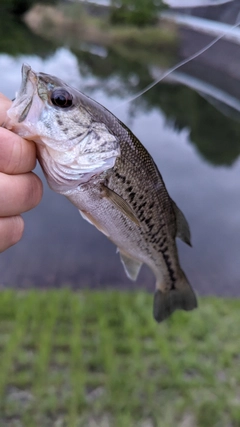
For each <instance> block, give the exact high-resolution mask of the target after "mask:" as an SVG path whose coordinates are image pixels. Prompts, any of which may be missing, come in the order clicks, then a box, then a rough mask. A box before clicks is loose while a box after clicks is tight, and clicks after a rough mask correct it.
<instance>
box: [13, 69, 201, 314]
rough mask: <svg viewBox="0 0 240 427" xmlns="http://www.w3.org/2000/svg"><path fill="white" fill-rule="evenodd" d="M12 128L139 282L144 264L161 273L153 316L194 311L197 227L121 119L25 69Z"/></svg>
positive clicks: (53, 183) (53, 80) (53, 184)
mask: <svg viewBox="0 0 240 427" xmlns="http://www.w3.org/2000/svg"><path fill="white" fill-rule="evenodd" d="M7 115H8V119H7V122H6V123H5V127H7V128H8V129H10V130H12V131H13V132H15V133H17V134H18V135H20V136H21V137H23V138H25V139H29V140H33V141H34V142H35V143H36V146H37V158H38V160H39V163H40V165H41V167H42V169H43V172H44V174H45V176H46V179H47V182H48V184H49V186H50V188H51V189H52V190H53V191H55V192H57V193H60V194H62V195H64V196H66V197H67V198H68V199H69V200H70V202H72V203H73V204H74V205H75V206H76V207H77V209H78V210H79V212H80V214H81V215H82V217H83V218H84V219H85V220H87V221H88V222H90V223H91V224H93V225H94V226H95V227H96V228H97V229H98V230H99V231H100V232H102V233H103V234H104V235H105V236H107V237H108V239H110V240H111V241H112V242H113V243H114V244H115V245H116V246H117V251H118V252H119V255H120V259H121V262H122V264H123V267H124V269H125V272H126V274H127V276H128V278H130V279H131V280H136V279H137V276H138V274H139V271H140V269H141V266H142V264H146V265H147V266H148V267H149V268H150V269H151V270H152V272H153V273H154V275H155V277H156V288H155V294H154V300H153V317H154V318H155V320H156V321H157V322H161V321H163V320H165V319H166V318H168V317H169V316H170V315H171V314H172V313H173V312H174V311H175V310H177V309H182V310H185V311H189V310H193V309H194V308H196V307H197V298H196V295H195V292H194V291H193V289H192V287H191V285H190V283H189V281H188V279H187V277H186V275H185V273H184V272H183V270H182V268H181V266H180V263H179V257H178V251H177V247H176V237H179V238H180V239H182V240H183V241H184V242H185V243H187V244H188V245H190V246H191V235H190V229H189V225H188V223H187V220H186V219H185V216H184V214H183V213H182V211H181V210H180V209H179V208H178V206H177V205H176V203H175V202H174V201H173V200H172V199H171V197H170V196H169V194H168V192H167V189H166V186H165V184H164V181H163V178H162V176H161V174H160V172H159V170H158V168H157V166H156V164H155V162H154V160H153V159H152V157H151V156H150V154H149V153H148V151H147V150H146V148H145V147H144V146H143V145H142V144H141V142H140V141H139V140H138V139H137V138H136V136H135V135H134V134H133V133H132V132H131V130H130V129H129V128H128V127H127V126H126V125H125V124H124V123H122V122H121V121H120V120H119V119H118V118H117V117H116V116H114V115H113V114H112V113H111V112H110V111H108V110H107V109H106V108H105V107H103V106H102V105H101V104H99V103H98V102H96V101H95V100H93V99H91V98H90V97H88V96H86V95H85V94H83V93H82V92H80V91H79V90H77V89H75V88H73V87H71V86H69V85H68V84H66V83H64V82H63V81H62V80H60V79H59V78H57V77H55V76H51V75H48V74H45V73H42V72H35V71H33V70H32V69H31V67H30V66H29V65H27V64H23V66H22V82H21V86H20V89H19V91H18V92H17V94H16V98H15V99H14V101H13V103H12V105H11V107H10V109H9V110H8V112H7Z"/></svg>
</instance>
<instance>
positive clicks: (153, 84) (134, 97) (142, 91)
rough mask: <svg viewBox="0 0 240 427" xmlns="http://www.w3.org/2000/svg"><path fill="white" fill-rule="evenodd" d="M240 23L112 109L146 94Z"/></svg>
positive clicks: (238, 23) (239, 22) (239, 23)
mask: <svg viewBox="0 0 240 427" xmlns="http://www.w3.org/2000/svg"><path fill="white" fill-rule="evenodd" d="M239 25H240V21H238V22H237V23H236V24H234V25H232V26H231V27H230V28H228V29H227V30H226V31H224V32H223V33H222V34H220V35H219V36H217V37H216V38H215V39H213V40H212V41H211V42H210V43H208V44H207V45H206V46H204V47H203V48H201V49H200V50H198V51H197V52H195V53H194V54H193V55H191V56H189V57H188V58H186V59H184V60H183V61H181V62H179V63H178V64H176V65H174V66H173V67H171V68H169V70H168V71H166V73H163V75H162V76H161V77H159V78H158V79H156V80H154V81H153V82H152V83H150V84H149V85H148V86H146V87H145V88H144V89H142V90H141V91H139V92H137V93H136V94H135V95H133V96H132V97H131V98H128V99H127V100H125V101H123V102H121V103H120V104H118V105H117V106H116V107H114V108H113V109H112V110H113V111H114V110H117V109H118V108H119V107H121V106H122V105H125V104H128V103H129V102H132V101H135V99H137V98H139V97H140V96H142V95H144V93H146V92H148V91H149V90H150V89H152V88H153V87H154V86H156V85H157V84H158V83H160V82H161V81H162V80H163V79H165V78H166V77H167V76H169V74H171V73H173V71H176V70H178V68H180V67H182V66H183V65H185V64H187V63H188V62H190V61H192V60H193V59H196V58H197V57H198V56H200V55H202V53H204V52H206V51H207V50H208V49H210V48H211V47H212V46H214V45H215V44H216V43H217V42H218V41H219V40H221V39H222V38H224V37H225V36H226V35H227V34H228V33H229V32H231V31H232V30H234V29H235V28H237V27H238V26H239Z"/></svg>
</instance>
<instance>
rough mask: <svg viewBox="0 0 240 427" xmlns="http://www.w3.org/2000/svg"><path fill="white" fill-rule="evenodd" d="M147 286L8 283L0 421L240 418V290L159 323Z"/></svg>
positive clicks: (227, 421)
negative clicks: (18, 288) (24, 287)
mask: <svg viewBox="0 0 240 427" xmlns="http://www.w3.org/2000/svg"><path fill="white" fill-rule="evenodd" d="M151 305H152V296H151V295H147V294H144V293H124V292H122V293H120V292H110V291H106V292H101V293H100V292H99V293H95V292H93V293H91V292H81V293H73V292H71V291H67V290H62V291H49V292H39V291H32V292H26V293H20V292H14V291H3V292H1V293H0V368H1V369H0V425H1V426H24V427H28V426H29V427H30V426H41V427H44V426H51V427H52V426H68V427H75V426H76V427H77V426H84V427H94V426H98V427H101V426H102V427H103V426H104V427H107V426H108V427H109V426H111V427H112V426H114V427H126V426H137V427H138V426H139V427H140V426H141V427H151V426H157V427H158V426H159V427H172V426H181V427H183V426H184V427H187V426H189V427H194V426H199V427H209V426H211V427H214V426H216V427H226V426H240V340H239V335H240V332H239V325H240V300H224V299H217V298H204V299H203V298H202V299H200V308H199V309H198V310H195V312H192V313H180V312H178V313H176V314H175V315H174V316H172V318H171V319H169V321H167V322H165V323H163V324H160V325H158V324H156V323H155V322H154V321H153V319H152V315H151Z"/></svg>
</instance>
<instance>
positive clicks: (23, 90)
mask: <svg viewBox="0 0 240 427" xmlns="http://www.w3.org/2000/svg"><path fill="white" fill-rule="evenodd" d="M36 88H37V75H36V74H35V73H34V71H32V69H31V67H30V65H28V64H23V66H22V83H21V86H20V90H19V92H18V94H17V97H16V99H15V101H14V104H15V107H17V106H19V105H20V104H21V106H23V110H22V112H21V113H20V115H19V117H18V123H21V122H23V121H24V120H25V119H26V117H27V115H28V113H29V110H30V108H31V105H32V102H33V96H34V93H35V92H36Z"/></svg>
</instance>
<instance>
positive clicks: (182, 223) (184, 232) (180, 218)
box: [172, 200, 192, 246]
mask: <svg viewBox="0 0 240 427" xmlns="http://www.w3.org/2000/svg"><path fill="white" fill-rule="evenodd" d="M172 207H173V210H174V213H175V215H176V223H177V237H179V239H181V240H182V241H183V242H185V243H187V245H189V246H192V244H191V232H190V228H189V225H188V222H187V220H186V218H185V216H184V215H183V213H182V211H181V210H180V209H179V207H178V206H177V205H176V203H175V202H174V201H173V200H172Z"/></svg>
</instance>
